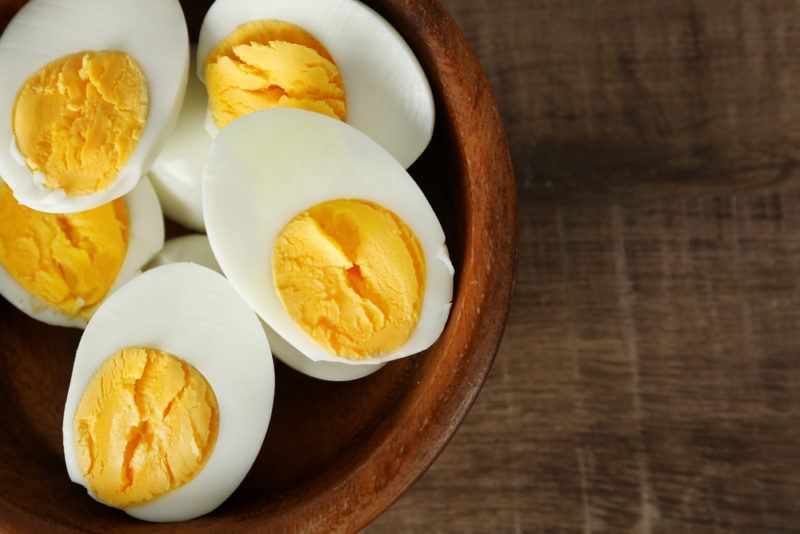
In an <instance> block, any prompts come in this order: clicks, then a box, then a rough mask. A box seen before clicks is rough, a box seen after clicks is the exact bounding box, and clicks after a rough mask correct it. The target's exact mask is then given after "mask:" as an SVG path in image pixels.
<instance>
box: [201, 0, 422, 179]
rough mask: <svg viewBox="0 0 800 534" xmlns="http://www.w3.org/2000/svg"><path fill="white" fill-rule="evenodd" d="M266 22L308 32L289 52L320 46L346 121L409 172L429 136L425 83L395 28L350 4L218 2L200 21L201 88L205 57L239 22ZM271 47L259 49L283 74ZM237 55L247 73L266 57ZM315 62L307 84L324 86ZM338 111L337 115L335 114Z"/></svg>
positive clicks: (350, 0)
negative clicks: (340, 90) (335, 77)
mask: <svg viewBox="0 0 800 534" xmlns="http://www.w3.org/2000/svg"><path fill="white" fill-rule="evenodd" d="M264 20H268V21H281V22H286V23H289V24H291V25H296V26H297V27H299V28H300V29H301V30H302V31H304V32H307V33H308V34H309V35H308V36H299V37H298V40H299V41H302V43H303V44H306V45H309V46H302V47H295V48H292V49H290V51H288V52H289V53H296V54H298V55H300V54H303V53H304V52H309V48H310V47H313V48H320V47H319V46H318V45H312V44H309V41H312V40H315V41H317V42H318V43H319V44H320V45H321V47H323V48H324V49H325V50H327V52H329V55H330V57H331V58H332V60H333V61H332V63H333V64H335V67H337V68H338V71H339V72H340V73H341V78H342V81H343V85H344V94H345V100H346V117H347V122H348V123H349V124H351V125H352V126H354V127H355V128H358V129H359V130H361V131H362V132H364V133H365V134H367V135H368V136H370V137H372V138H373V139H374V140H375V141H377V142H378V143H379V144H380V145H382V146H383V147H384V148H385V149H386V150H387V151H388V152H389V153H390V154H392V155H393V156H394V157H395V159H397V160H398V161H399V162H400V163H401V164H402V165H403V166H404V167H409V166H410V165H411V164H412V163H413V162H414V161H415V160H416V159H417V158H418V157H419V156H420V154H422V151H423V150H425V147H426V146H428V143H429V142H430V139H431V136H432V134H433V124H434V104H433V94H432V92H431V88H430V84H429V83H428V80H427V78H426V77H425V73H424V71H423V70H422V67H421V66H420V64H419V61H417V58H416V57H415V56H414V53H413V52H412V51H411V48H410V47H409V46H408V44H407V43H406V42H405V41H404V40H403V38H402V37H401V36H400V34H399V33H398V32H397V30H395V29H394V28H393V27H392V26H391V24H389V23H388V22H387V21H386V20H385V19H384V18H383V17H381V16H380V15H378V14H377V13H376V12H375V11H373V10H372V9H370V8H368V7H367V6H365V5H364V4H362V3H361V2H358V1H356V0H255V1H254V0H217V1H216V2H214V4H213V5H212V6H211V8H210V9H209V10H208V13H207V14H206V17H205V19H204V20H203V25H202V28H201V30H200V39H199V42H198V45H197V74H198V76H199V77H200V79H201V80H203V81H204V82H205V83H206V85H207V86H208V83H209V80H208V79H206V61H207V59H209V54H211V53H212V51H213V50H214V49H215V48H216V47H218V45H219V44H220V43H222V42H224V41H225V40H226V39H227V38H229V37H230V36H231V35H232V34H233V33H234V32H235V31H236V30H237V29H239V28H241V27H242V26H243V25H245V24H251V23H253V22H254V21H264ZM255 33H258V30H256V32H255ZM296 33H297V32H296V31H290V32H286V31H284V30H278V34H279V36H278V37H277V39H276V40H277V41H278V42H279V43H283V44H284V45H285V44H286V41H287V40H291V39H294V36H295V35H296ZM287 34H288V35H290V37H287ZM293 34H295V35H293ZM232 44H233V43H232ZM290 44H291V43H290ZM271 46H272V48H273V50H271V51H270V50H265V51H264V52H266V53H268V54H273V55H275V56H277V57H276V58H275V61H276V63H270V65H269V68H270V69H271V70H278V69H281V67H284V66H285V65H286V63H285V61H283V58H282V57H281V51H282V49H279V48H276V45H275V44H274V43H271ZM234 52H236V51H235V50H234ZM242 55H243V54H242ZM242 55H240V59H243V60H247V61H246V64H245V65H240V66H239V67H240V69H244V70H249V71H253V70H254V67H255V68H258V66H259V64H260V62H261V60H262V59H264V55H263V54H258V55H257V56H256V54H253V55H254V56H256V57H253V58H252V60H251V58H243V57H242ZM259 56H260V57H259ZM313 61H314V66H315V67H317V69H316V71H314V72H312V73H307V74H308V80H312V79H313V80H314V81H315V82H319V83H327V82H324V81H323V82H320V80H319V79H320V78H321V77H323V76H322V74H321V73H320V72H319V71H320V70H321V67H320V65H322V63H324V62H325V60H324V59H323V58H320V57H318V56H317V57H316V59H314V60H313ZM329 67H330V66H329ZM331 68H332V67H331ZM281 70H282V69H281ZM272 83H278V82H277V81H272ZM285 83H288V84H291V83H292V80H285ZM304 83H307V80H304ZM233 89H235V87H234V88H233ZM329 90H330V91H333V89H332V88H330V89H329ZM286 93H287V94H286V95H284V96H285V97H287V96H288V97H292V98H295V99H305V98H308V97H307V95H304V94H302V93H301V94H300V95H298V96H297V97H295V96H294V95H292V94H291V87H290V88H287V89H286ZM337 114H340V112H339V111H338V110H337ZM208 124H209V125H210V127H209V129H210V131H211V133H212V134H214V133H216V131H217V127H216V126H215V125H214V122H213V121H209V123H208Z"/></svg>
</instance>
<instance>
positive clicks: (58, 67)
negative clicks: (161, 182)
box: [13, 51, 149, 196]
mask: <svg viewBox="0 0 800 534" xmlns="http://www.w3.org/2000/svg"><path fill="white" fill-rule="evenodd" d="M148 105H149V104H148V90H147V80H146V79H145V76H144V74H143V73H142V70H141V68H140V67H139V65H138V63H137V62H136V60H135V59H133V58H132V57H131V56H129V55H128V54H126V53H124V52H117V51H102V52H81V53H78V54H72V55H69V56H65V57H62V58H61V59H58V60H56V61H53V62H52V63H49V64H47V65H45V66H44V67H42V68H41V69H39V70H38V71H37V72H36V73H35V74H34V75H33V76H31V77H30V78H29V79H28V81H27V82H25V85H23V86H22V89H20V91H19V93H18V94H17V100H16V103H15V105H14V115H13V128H14V138H15V141H16V144H17V148H18V149H19V152H20V153H21V154H22V156H23V157H24V158H25V162H26V163H27V165H28V168H29V169H30V170H31V171H33V172H36V173H41V174H42V176H43V177H44V186H45V187H47V188H49V189H63V190H64V192H65V193H66V194H67V195H73V196H74V195H88V194H91V193H95V192H97V191H101V190H103V189H106V188H107V187H108V186H109V185H111V183H112V182H113V181H114V179H115V178H116V176H117V174H119V171H120V169H121V168H122V167H123V166H124V165H125V163H126V162H127V161H128V158H129V157H130V155H131V154H132V153H133V151H134V149H135V148H136V145H137V143H138V141H139V138H140V137H141V135H142V131H143V130H144V126H145V123H146V121H147V112H148Z"/></svg>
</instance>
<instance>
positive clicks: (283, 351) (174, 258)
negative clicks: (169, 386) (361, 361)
mask: <svg viewBox="0 0 800 534" xmlns="http://www.w3.org/2000/svg"><path fill="white" fill-rule="evenodd" d="M178 262H189V263H196V264H197V265H202V266H203V267H208V268H209V269H213V270H215V271H217V272H219V273H222V269H221V268H220V266H219V263H217V259H216V258H215V257H214V252H213V251H212V250H211V244H210V243H209V242H208V237H206V236H205V235H199V234H198V235H188V236H183V237H176V238H174V239H170V240H169V241H167V242H166V243H165V244H164V248H163V249H162V250H161V251H160V252H159V253H158V254H156V256H155V257H154V258H153V260H152V261H151V262H150V266H151V267H158V266H161V265H169V264H171V263H178ZM262 326H263V327H264V333H266V335H267V339H268V340H269V346H270V349H271V350H272V354H273V356H275V357H276V358H278V359H279V360H281V361H282V362H283V363H285V364H286V365H288V366H289V367H291V368H292V369H294V370H295V371H298V372H300V373H303V374H304V375H307V376H310V377H312V378H318V379H320V380H328V381H333V382H344V381H348V380H357V379H359V378H363V377H365V376H368V375H371V374H372V373H375V372H376V371H378V370H379V369H381V368H382V367H383V365H384V364H375V365H347V364H346V363H340V362H316V361H314V360H312V359H310V358H308V357H306V356H304V355H303V353H301V352H300V351H299V350H297V349H296V348H295V347H293V346H292V345H291V344H290V343H288V342H287V341H286V340H285V339H283V338H282V337H281V336H279V335H278V334H277V333H276V332H275V331H274V330H273V329H272V328H271V327H270V326H269V325H268V324H266V323H264V322H262Z"/></svg>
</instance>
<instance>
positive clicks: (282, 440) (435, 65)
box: [0, 0, 517, 534]
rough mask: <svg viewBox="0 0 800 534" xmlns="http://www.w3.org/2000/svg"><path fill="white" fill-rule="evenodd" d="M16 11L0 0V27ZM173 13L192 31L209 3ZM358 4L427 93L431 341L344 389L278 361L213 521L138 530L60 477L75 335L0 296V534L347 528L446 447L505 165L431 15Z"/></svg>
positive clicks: (475, 79)
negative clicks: (408, 54)
mask: <svg viewBox="0 0 800 534" xmlns="http://www.w3.org/2000/svg"><path fill="white" fill-rule="evenodd" d="M23 3H24V1H23V0H0V29H2V28H3V27H4V25H5V23H6V22H7V20H8V19H9V18H10V17H11V16H12V15H13V13H14V12H15V10H16V9H17V8H18V7H19V6H20V5H22V4H23ZM182 3H183V5H184V8H185V9H186V10H187V11H188V12H189V15H190V16H189V17H188V19H189V21H190V25H191V26H192V28H191V30H192V33H193V34H195V35H196V33H197V29H198V28H197V27H198V24H199V22H200V20H201V18H202V14H203V13H204V10H205V9H206V8H207V6H208V5H209V4H210V0H185V1H184V2H182ZM368 3H369V5H371V6H373V7H374V8H375V9H377V10H378V11H379V12H381V13H382V14H383V15H384V16H385V17H386V18H387V19H388V20H390V21H391V22H392V24H394V25H395V27H396V28H397V29H398V30H399V31H400V32H401V33H403V35H404V36H405V37H406V39H407V40H408V42H409V44H410V45H411V46H412V47H413V48H414V50H415V52H416V53H417V56H418V57H419V59H420V61H421V63H422V64H423V66H424V67H425V69H426V71H427V73H428V76H429V78H430V80H431V84H432V86H433V90H434V93H435V95H436V101H437V114H438V115H437V127H436V131H435V133H434V139H433V141H432V143H431V145H430V147H429V148H428V149H427V150H426V153H425V154H424V155H423V156H422V157H421V159H420V161H419V162H417V163H415V164H414V166H413V167H412V169H411V173H412V175H413V176H414V178H415V179H416V180H417V182H418V183H419V184H420V187H421V188H422V189H423V191H424V192H425V194H426V195H427V197H428V199H429V200H430V202H431V204H432V205H433V207H434V209H435V210H436V213H437V215H438V216H439V217H440V219H441V221H442V224H443V227H444V229H445V233H446V234H447V241H448V246H449V248H450V252H451V256H452V258H453V263H454V265H455V266H456V271H457V274H456V288H455V301H454V303H453V308H452V312H451V317H450V320H449V321H448V325H447V327H446V329H445V332H444V333H443V334H442V336H441V337H440V339H439V340H438V341H437V342H436V344H435V345H434V346H432V347H431V348H430V349H429V350H428V351H426V353H425V354H424V355H421V356H418V357H414V358H407V359H403V360H399V361H397V362H391V363H390V364H388V365H387V366H386V367H385V368H383V369H381V371H379V372H378V373H375V374H374V375H372V376H370V377H368V378H365V379H362V380H359V381H355V382H350V383H326V382H322V381H319V380H314V379H311V378H308V377H306V376H303V375H300V374H298V373H296V372H294V371H292V370H291V369H289V368H287V367H285V366H283V365H281V364H278V365H277V366H276V392H275V405H274V410H273V414H272V419H271V422H270V427H269V430H268V432H267V436H266V438H265V442H264V446H263V448H262V450H261V453H260V454H259V457H258V459H257V460H256V463H255V464H254V466H253V468H252V469H251V471H250V473H249V474H248V476H247V478H246V479H245V481H244V482H243V483H242V485H241V486H240V487H239V489H238V490H237V491H236V492H235V493H234V495H233V496H232V497H231V498H230V499H229V500H228V501H226V502H225V503H224V504H223V505H222V506H221V507H220V508H219V509H218V510H216V511H215V512H213V513H212V514H209V515H207V516H204V517H201V518H199V519H196V520H193V521H191V522H185V523H181V524H180V525H170V524H166V525H164V524H162V525H153V524H148V523H144V522H141V521H137V520H134V519H132V518H130V517H128V516H126V515H125V514H123V513H122V512H120V511H117V510H114V509H111V508H107V507H104V506H101V505H100V504H98V503H96V502H94V501H93V500H92V499H90V498H89V497H88V496H87V495H86V491H85V490H84V489H83V488H82V487H80V486H78V485H76V484H73V483H71V482H70V481H69V479H68V477H67V474H66V469H65V467H64V459H63V449H62V437H61V424H62V414H63V406H64V399H65V396H66V391H67V385H68V382H69V377H70V372H71V368H72V358H73V356H74V353H75V348H76V346H77V342H78V339H79V336H80V332H78V331H76V330H68V329H64V328H54V327H49V326H47V325H44V324H42V323H38V322H36V321H34V320H32V319H29V318H27V317H26V316H24V315H23V314H22V313H20V312H19V311H18V310H16V309H15V308H13V307H12V306H11V305H10V304H9V303H7V302H5V301H3V300H1V299H0V406H2V407H3V409H2V410H0V533H2V534H5V532H36V533H38V532H62V531H64V532H100V533H108V532H114V533H117V532H147V533H148V534H149V533H158V532H163V533H172V532H202V533H211V532H220V533H222V532H224V533H232V532H254V531H258V532H324V533H326V534H327V533H329V532H352V531H356V530H358V529H359V528H360V527H362V526H363V525H365V524H366V523H368V522H369V521H370V520H372V519H373V518H375V517H376V516H377V515H379V514H380V513H381V512H382V511H384V510H385V509H386V508H387V507H388V506H389V505H390V504H391V503H392V502H393V501H394V500H395V499H396V498H397V497H398V496H399V495H400V494H401V493H402V492H403V491H404V490H405V489H406V488H407V487H408V486H409V485H410V484H411V483H412V482H413V481H414V480H415V479H416V478H417V477H418V476H419V475H420V474H421V473H422V472H423V471H424V470H425V469H426V468H427V467H428V465H429V464H430V463H431V462H432V461H433V459H434V458H435V456H436V454H437V453H438V452H439V451H440V450H441V448H442V447H443V446H444V445H445V444H446V442H447V440H448V439H449V438H450V436H451V435H452V433H453V432H454V431H455V429H456V427H457V426H458V424H459V423H460V421H461V419H462V418H463V416H464V414H465V413H466V411H467V409H468V408H469V406H470V404H471V403H472V401H473V399H474V398H475V395H476V394H477V392H478V389H479V388H480V386H481V384H482V382H483V380H484V377H485V375H486V372H487V371H488V369H489V366H490V364H491V362H492V359H493V356H494V353H495V350H496V349H497V345H498V344H499V342H500V336H501V332H502V328H503V324H504V321H505V318H506V314H507V311H508V305H509V299H510V295H511V284H512V280H513V275H514V261H515V257H516V243H517V242H516V199H515V192H514V181H513V174H512V170H511V163H510V157H509V153H508V146H507V144H506V141H505V137H504V134H503V128H502V124H501V122H500V117H499V115H498V113H497V108H496V106H495V103H494V101H493V100H492V99H491V96H490V91H489V89H488V84H487V81H486V79H485V77H484V76H483V73H482V71H481V69H480V67H479V65H478V63H477V59H476V58H475V56H474V55H473V53H472V52H471V50H470V49H469V46H468V44H467V43H466V41H465V40H464V38H463V36H462V35H461V33H460V32H459V31H458V29H457V28H456V27H455V25H454V24H453V22H452V20H451V19H450V18H449V17H448V16H447V14H446V12H445V11H444V8H443V7H442V6H441V4H440V3H439V2H438V1H437V0H372V1H369V2H368ZM0 75H2V74H1V73H0ZM312 142H313V140H312ZM0 223H1V221H0ZM220 417H221V418H223V417H225V414H220Z"/></svg>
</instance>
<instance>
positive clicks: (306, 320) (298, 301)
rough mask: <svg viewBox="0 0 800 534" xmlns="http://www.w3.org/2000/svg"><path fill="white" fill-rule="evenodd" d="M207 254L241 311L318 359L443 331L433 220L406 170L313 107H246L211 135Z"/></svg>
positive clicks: (373, 350) (404, 344)
mask: <svg viewBox="0 0 800 534" xmlns="http://www.w3.org/2000/svg"><path fill="white" fill-rule="evenodd" d="M203 208H204V212H205V222H206V228H207V230H208V237H209V240H210V242H211V247H212V249H213V251H214V256H215V257H216V259H217V260H218V262H219V265H220V266H221V267H222V271H223V272H224V273H225V275H226V276H227V277H228V279H229V280H230V281H231V284H233V286H234V287H235V288H236V289H237V291H239V293H240V294H241V295H242V297H243V298H244V299H245V300H246V301H247V302H248V304H250V306H251V307H252V308H253V309H254V310H255V311H256V312H257V313H258V314H259V316H260V317H261V318H262V319H263V320H264V321H266V322H267V323H268V324H269V325H270V326H271V327H272V328H273V329H274V330H275V332H277V333H278V334H279V335H280V336H281V337H282V338H283V339H285V340H286V341H287V342H289V343H290V344H291V345H292V346H294V347H295V348H297V349H298V350H299V352H300V353H302V354H303V355H305V356H306V357H307V358H310V359H311V360H314V361H328V362H342V363H347V364H360V365H363V364H374V363H379V362H385V361H389V360H393V359H397V358H401V357H404V356H408V355H411V354H415V353H418V352H420V351H422V350H424V349H426V348H427V347H429V346H430V345H431V344H432V343H433V342H434V341H436V339H437V338H438V337H439V335H440V334H441V332H442V330H443V328H444V325H445V323H446V321H447V318H448V314H449V310H450V304H451V299H452V291H453V274H454V271H453V266H452V264H451V262H450V259H449V256H448V252H447V247H446V245H445V236H444V232H443V231H442V227H441V225H440V223H439V221H438V219H437V217H436V215H435V213H434V212H433V209H432V208H431V206H430V204H429V203H428V201H427V199H426V198H425V196H424V194H423V193H422V191H421V190H420V189H419V187H418V186H417V184H416V183H415V182H414V180H413V179H412V178H411V176H409V174H408V173H407V172H406V171H405V169H404V168H403V167H402V166H401V165H400V164H399V163H398V162H397V161H396V160H395V159H394V158H393V157H392V156H391V155H390V154H389V153H388V152H386V151H385V150H384V149H383V148H382V147H381V146H380V145H378V144H377V143H375V142H374V141H373V140H372V139H370V138H369V137H368V136H366V135H365V134H363V133H362V132H360V131H359V130H357V129H355V128H353V127H351V126H348V125H347V124H345V123H342V122H341V121H338V120H336V119H332V118H329V117H326V116H324V115H322V114H319V113H313V112H309V111H303V110H296V109H272V110H266V111H259V112H256V113H252V114H250V115H247V116H245V117H242V118H241V119H239V120H237V121H236V122H234V123H233V124H231V125H230V126H228V127H227V128H225V129H224V130H223V131H222V132H220V134H219V135H218V136H217V137H216V138H215V140H214V141H213V142H212V145H211V150H210V152H209V156H208V160H207V162H206V166H205V172H204V175H203Z"/></svg>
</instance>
